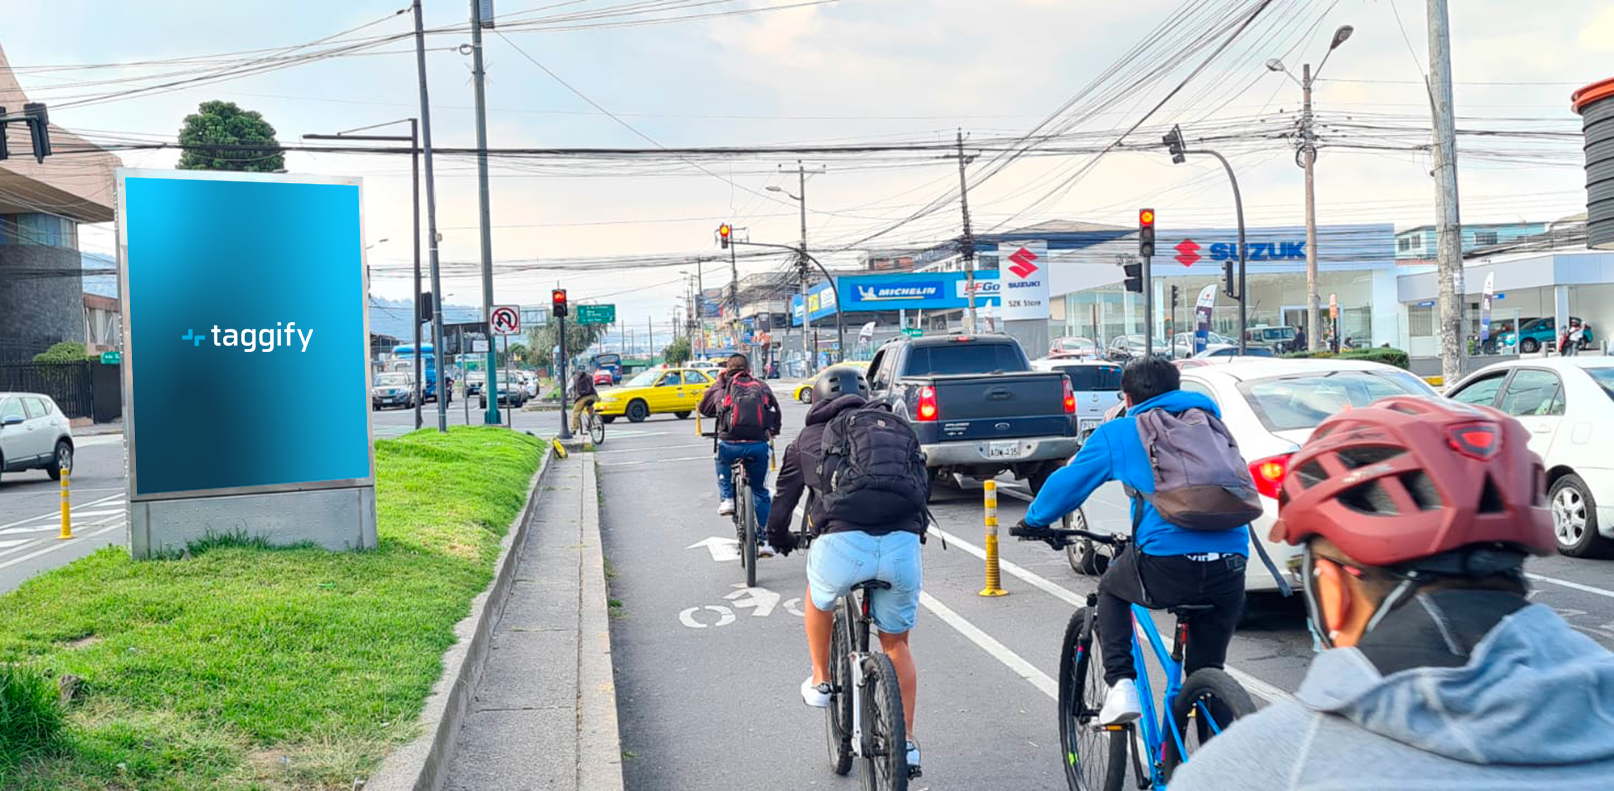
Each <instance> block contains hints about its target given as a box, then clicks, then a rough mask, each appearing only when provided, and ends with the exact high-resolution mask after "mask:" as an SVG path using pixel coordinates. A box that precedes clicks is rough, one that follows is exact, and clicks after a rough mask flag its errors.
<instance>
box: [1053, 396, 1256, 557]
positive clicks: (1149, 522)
mask: <svg viewBox="0 0 1614 791" xmlns="http://www.w3.org/2000/svg"><path fill="white" fill-rule="evenodd" d="M1194 408H1199V409H1203V410H1205V411H1207V412H1210V413H1211V414H1213V415H1216V416H1217V417H1218V418H1220V417H1221V416H1222V413H1221V411H1220V410H1218V409H1217V408H1216V402H1214V401H1212V400H1210V399H1209V398H1207V397H1205V396H1203V395H1200V394H1198V393H1189V392H1186V391H1183V390H1173V391H1171V392H1169V393H1161V394H1160V395H1158V396H1155V397H1154V398H1151V399H1149V400H1148V401H1145V402H1143V403H1141V404H1138V405H1137V406H1134V407H1133V408H1132V409H1130V410H1128V416H1127V417H1123V418H1117V419H1115V420H1111V421H1109V422H1108V423H1105V424H1103V425H1101V426H1099V427H1098V429H1097V430H1096V431H1094V432H1093V435H1092V436H1091V437H1089V438H1088V440H1087V444H1085V445H1083V446H1082V449H1081V451H1079V452H1078V453H1077V454H1076V458H1074V459H1071V460H1070V463H1069V464H1067V465H1065V466H1064V467H1062V468H1060V469H1059V470H1058V471H1057V472H1055V473H1054V474H1053V475H1051V476H1049V477H1048V482H1047V483H1044V484H1043V485H1042V491H1041V492H1039V493H1038V494H1037V499H1036V500H1034V501H1033V502H1032V503H1031V508H1030V509H1029V510H1027V511H1026V523H1027V524H1029V525H1031V526H1033V527H1046V526H1048V525H1051V524H1053V523H1055V522H1057V521H1059V519H1060V517H1062V516H1064V515H1065V514H1068V513H1070V512H1071V511H1074V510H1076V508H1077V507H1078V506H1080V505H1081V504H1082V503H1084V502H1086V501H1087V498H1088V497H1090V496H1092V494H1093V492H1094V491H1095V490H1097V489H1098V487H1099V486H1101V485H1103V484H1105V483H1108V482H1110V481H1120V482H1121V483H1124V484H1126V485H1128V486H1131V487H1132V488H1134V489H1136V490H1138V491H1140V492H1144V493H1149V494H1152V493H1153V492H1154V471H1153V469H1151V468H1150V466H1149V454H1148V453H1147V452H1145V451H1144V449H1143V441H1142V440H1140V439H1138V422H1137V420H1136V419H1135V418H1133V417H1132V416H1133V415H1138V414H1142V413H1144V412H1147V411H1149V410H1151V409H1164V410H1166V411H1167V412H1170V413H1172V414H1180V413H1182V412H1183V411H1185V410H1188V409H1194ZM1140 507H1141V508H1142V509H1143V521H1142V522H1141V523H1140V524H1139V525H1138V539H1137V540H1138V550H1139V551H1141V552H1143V553H1144V554H1146V555H1157V556H1169V555H1192V554H1198V553H1201V552H1229V553H1232V554H1235V555H1249V553H1250V538H1249V531H1248V529H1237V530H1216V531H1207V530H1184V529H1183V528H1180V527H1177V526H1176V525H1173V524H1171V523H1170V522H1167V521H1166V520H1164V519H1162V518H1160V514H1159V512H1157V511H1155V510H1154V506H1152V505H1150V504H1149V503H1148V502H1146V501H1142V500H1137V501H1134V502H1133V504H1132V508H1133V509H1134V511H1135V510H1136V509H1137V508H1140ZM1133 516H1134V518H1136V513H1134V514H1133Z"/></svg>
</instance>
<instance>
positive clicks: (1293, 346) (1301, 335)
mask: <svg viewBox="0 0 1614 791" xmlns="http://www.w3.org/2000/svg"><path fill="white" fill-rule="evenodd" d="M1310 348H1311V347H1310V346H1308V345H1307V344H1306V328H1305V327H1296V328H1295V339H1294V340H1293V341H1290V343H1289V351H1291V352H1303V351H1307V350H1309V349H1310Z"/></svg>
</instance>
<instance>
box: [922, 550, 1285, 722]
mask: <svg viewBox="0 0 1614 791" xmlns="http://www.w3.org/2000/svg"><path fill="white" fill-rule="evenodd" d="M930 531H931V532H932V533H935V534H937V535H939V536H941V537H942V539H944V540H945V541H946V542H947V544H948V546H952V545H954V544H957V545H958V547H959V548H960V549H963V550H964V551H965V552H968V553H969V554H971V555H974V556H975V557H978V558H982V559H985V558H986V550H983V549H981V548H980V547H977V546H975V545H974V544H971V543H969V542H968V541H965V540H964V539H962V538H959V537H957V536H955V535H953V534H952V533H948V532H946V531H945V530H942V529H941V528H940V527H938V526H936V524H935V523H932V524H931V526H930ZM998 568H1000V569H1001V570H1003V571H1004V572H1007V573H1009V574H1012V575H1014V576H1015V577H1018V578H1020V579H1021V580H1022V581H1024V582H1027V583H1029V584H1030V585H1031V586H1032V587H1034V588H1037V589H1039V590H1041V591H1043V592H1044V593H1047V594H1049V595H1051V596H1053V597H1054V598H1057V599H1060V600H1062V601H1064V602H1065V603H1066V604H1069V605H1071V606H1072V607H1086V606H1087V597H1085V596H1081V595H1079V594H1077V593H1076V592H1075V591H1072V590H1070V589H1069V588H1066V587H1064V586H1062V585H1059V584H1058V583H1055V582H1053V581H1051V580H1049V579H1047V578H1046V577H1043V576H1042V575H1040V574H1037V573H1035V572H1032V571H1028V570H1027V569H1025V568H1023V567H1021V566H1019V565H1017V564H1015V563H1013V562H1011V561H1008V560H1004V559H1003V558H1002V557H1001V556H1000V557H999V558H998ZM1005 650H1007V649H1005ZM1222 669H1223V670H1225V671H1227V674H1228V675H1230V676H1232V677H1233V678H1234V680H1236V681H1238V682H1239V683H1240V684H1242V685H1244V688H1245V690H1247V691H1248V692H1249V693H1250V694H1252V695H1255V696H1256V697H1259V698H1261V699H1263V700H1266V701H1268V702H1271V703H1276V702H1278V701H1280V700H1293V699H1294V696H1293V695H1291V694H1289V693H1288V692H1285V691H1284V690H1282V689H1279V688H1278V687H1275V686H1273V685H1271V684H1268V683H1267V682H1265V681H1262V680H1261V679H1259V678H1256V677H1255V676H1252V675H1250V674H1249V673H1246V672H1244V671H1242V670H1237V669H1235V668H1233V667H1224V668H1222Z"/></svg>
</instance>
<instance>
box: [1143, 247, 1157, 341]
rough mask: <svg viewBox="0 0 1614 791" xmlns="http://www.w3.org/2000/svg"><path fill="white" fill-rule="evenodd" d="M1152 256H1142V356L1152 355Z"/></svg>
mask: <svg viewBox="0 0 1614 791" xmlns="http://www.w3.org/2000/svg"><path fill="white" fill-rule="evenodd" d="M1153 260H1154V256H1152V255H1146V256H1143V356H1144V357H1153V356H1154V273H1153V272H1151V271H1150V269H1151V266H1150V262H1151V261H1153Z"/></svg>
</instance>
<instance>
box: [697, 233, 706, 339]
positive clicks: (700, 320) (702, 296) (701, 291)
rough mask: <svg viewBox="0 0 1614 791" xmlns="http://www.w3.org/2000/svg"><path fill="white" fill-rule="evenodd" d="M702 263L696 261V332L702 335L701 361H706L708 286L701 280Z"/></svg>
mask: <svg viewBox="0 0 1614 791" xmlns="http://www.w3.org/2000/svg"><path fill="white" fill-rule="evenodd" d="M701 268H702V262H701V260H700V259H698V258H697V259H695V331H696V332H698V333H700V343H701V359H702V360H704V359H706V316H705V315H703V314H705V312H706V286H705V285H703V284H702V280H701Z"/></svg>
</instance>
